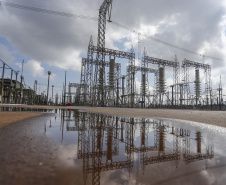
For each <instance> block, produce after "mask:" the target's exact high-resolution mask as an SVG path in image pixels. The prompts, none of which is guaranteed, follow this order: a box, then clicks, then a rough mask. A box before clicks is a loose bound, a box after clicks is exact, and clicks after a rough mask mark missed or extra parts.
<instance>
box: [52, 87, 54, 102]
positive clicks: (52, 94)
mask: <svg viewBox="0 0 226 185" xmlns="http://www.w3.org/2000/svg"><path fill="white" fill-rule="evenodd" d="M53 87H54V85H52V102H53Z"/></svg>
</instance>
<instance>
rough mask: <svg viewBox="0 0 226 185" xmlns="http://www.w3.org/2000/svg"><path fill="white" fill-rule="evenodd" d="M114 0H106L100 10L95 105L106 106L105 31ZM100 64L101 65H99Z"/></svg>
mask: <svg viewBox="0 0 226 185" xmlns="http://www.w3.org/2000/svg"><path fill="white" fill-rule="evenodd" d="M112 1H113V0H105V1H104V2H103V3H102V5H101V7H100V10H99V20H98V38H97V49H98V51H97V56H96V65H95V75H94V94H95V100H94V105H96V106H98V105H99V106H104V105H105V103H104V102H105V91H104V87H105V83H106V82H105V51H104V50H105V30H106V16H107V12H109V10H110V8H111V6H112ZM99 64H100V65H99Z"/></svg>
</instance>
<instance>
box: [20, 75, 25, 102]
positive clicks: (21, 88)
mask: <svg viewBox="0 0 226 185" xmlns="http://www.w3.org/2000/svg"><path fill="white" fill-rule="evenodd" d="M23 78H24V77H23V76H22V75H21V76H20V104H22V93H23V85H22V83H23Z"/></svg>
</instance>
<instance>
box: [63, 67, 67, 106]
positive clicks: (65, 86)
mask: <svg viewBox="0 0 226 185" xmlns="http://www.w3.org/2000/svg"><path fill="white" fill-rule="evenodd" d="M66 84H67V71H65V84H64V105H66V88H67V85H66Z"/></svg>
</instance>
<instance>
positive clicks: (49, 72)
mask: <svg viewBox="0 0 226 185" xmlns="http://www.w3.org/2000/svg"><path fill="white" fill-rule="evenodd" d="M50 75H51V71H48V87H47V100H46V103H47V105H48V101H49V99H48V98H49V78H50Z"/></svg>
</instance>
